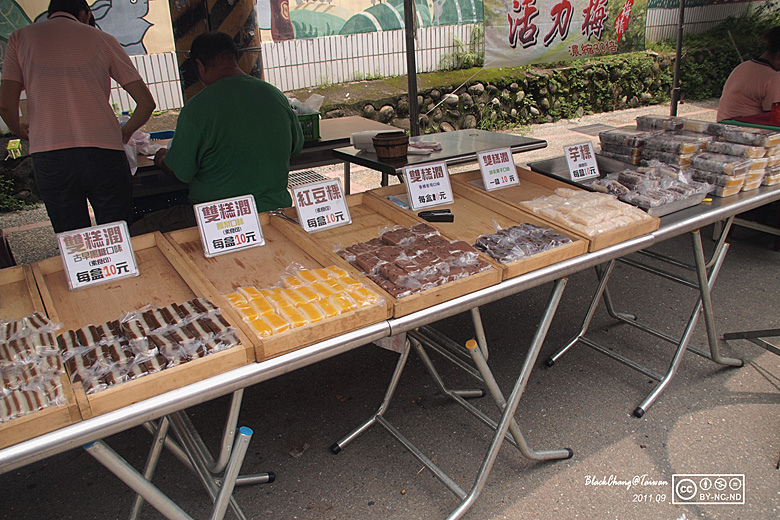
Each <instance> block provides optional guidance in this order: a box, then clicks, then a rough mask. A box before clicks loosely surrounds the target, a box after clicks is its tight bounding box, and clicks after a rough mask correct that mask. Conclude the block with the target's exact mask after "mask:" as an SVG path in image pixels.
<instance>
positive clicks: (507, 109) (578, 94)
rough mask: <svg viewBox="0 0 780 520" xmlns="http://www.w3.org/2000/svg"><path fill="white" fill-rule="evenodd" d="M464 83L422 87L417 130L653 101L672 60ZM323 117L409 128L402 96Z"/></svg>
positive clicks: (609, 63)
mask: <svg viewBox="0 0 780 520" xmlns="http://www.w3.org/2000/svg"><path fill="white" fill-rule="evenodd" d="M480 76H481V74H480V75H478V76H477V77H476V78H475V79H474V80H472V81H470V82H468V83H467V84H465V85H463V86H460V87H458V86H457V85H441V86H438V87H436V88H429V89H425V90H420V92H419V93H418V96H417V100H418V103H419V107H420V114H421V116H420V128H421V131H422V132H426V133H427V132H437V131H452V130H460V129H464V128H484V129H495V128H501V127H509V126H514V125H528V124H537V123H546V122H552V121H556V120H558V119H561V118H569V119H571V118H577V117H582V116H583V115H585V114H591V113H597V112H606V111H610V110H616V109H622V108H635V107H638V106H642V105H651V104H658V103H662V102H665V101H668V100H669V94H670V90H671V83H672V72H671V60H670V59H669V58H668V57H663V56H660V55H657V54H653V53H637V54H634V55H627V56H622V57H615V58H607V59H605V60H603V61H601V62H598V63H588V64H576V63H575V64H573V65H568V66H566V67H560V68H555V69H536V70H535V71H533V72H529V71H527V70H520V69H506V72H505V73H501V74H492V77H491V78H490V79H487V80H485V79H481V77H480ZM322 111H323V113H324V117H343V116H345V115H361V116H363V117H367V118H369V119H374V120H377V121H382V122H384V123H391V124H393V125H395V126H398V127H400V128H405V129H408V128H409V119H408V118H409V101H408V96H407V94H406V93H399V94H398V95H397V96H395V97H390V98H385V99H381V100H376V101H371V102H365V101H361V102H358V103H352V104H346V103H341V104H335V105H331V106H324V107H323V110H322Z"/></svg>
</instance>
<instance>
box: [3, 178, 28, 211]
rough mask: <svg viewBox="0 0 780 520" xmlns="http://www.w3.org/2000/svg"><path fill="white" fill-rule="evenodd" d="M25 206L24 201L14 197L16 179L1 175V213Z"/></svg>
mask: <svg viewBox="0 0 780 520" xmlns="http://www.w3.org/2000/svg"><path fill="white" fill-rule="evenodd" d="M22 208H24V202H22V201H21V200H18V199H16V198H14V181H12V180H11V179H6V178H5V177H3V176H2V175H0V213H2V212H6V211H16V210H19V209H22Z"/></svg>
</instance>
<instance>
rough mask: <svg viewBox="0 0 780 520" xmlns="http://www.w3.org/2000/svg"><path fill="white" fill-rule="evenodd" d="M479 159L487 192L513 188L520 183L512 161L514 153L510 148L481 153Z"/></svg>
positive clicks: (478, 155)
mask: <svg viewBox="0 0 780 520" xmlns="http://www.w3.org/2000/svg"><path fill="white" fill-rule="evenodd" d="M477 159H479V169H480V171H481V172H482V182H483V183H484V184H485V189H486V190H487V191H492V190H495V189H498V188H505V187H506V186H513V185H515V184H518V183H519V182H520V181H519V179H518V178H517V170H516V169H515V162H514V160H513V159H512V151H511V150H510V149H509V148H503V149H500V150H488V151H486V152H479V153H478V154H477Z"/></svg>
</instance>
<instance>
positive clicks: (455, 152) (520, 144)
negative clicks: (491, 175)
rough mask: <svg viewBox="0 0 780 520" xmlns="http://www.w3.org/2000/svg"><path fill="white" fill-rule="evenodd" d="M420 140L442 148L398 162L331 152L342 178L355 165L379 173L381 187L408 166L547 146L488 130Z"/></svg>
mask: <svg viewBox="0 0 780 520" xmlns="http://www.w3.org/2000/svg"><path fill="white" fill-rule="evenodd" d="M420 140H421V141H434V142H438V143H439V144H441V146H442V149H441V150H439V151H437V152H433V153H431V154H430V155H406V156H404V157H400V158H398V159H380V158H378V157H377V155H376V154H375V153H373V152H367V151H365V150H358V149H357V148H355V147H353V146H349V147H346V148H337V149H335V150H333V157H335V158H336V159H338V160H340V161H344V177H345V179H349V171H350V170H349V169H350V164H351V163H355V164H359V165H360V166H365V167H366V168H371V169H372V170H377V171H379V172H381V173H382V181H381V183H380V185H381V186H387V183H388V179H389V176H390V175H396V176H400V175H401V174H402V173H403V169H404V168H406V167H408V166H415V165H418V164H424V163H431V162H446V163H447V164H457V163H462V162H468V161H476V154H477V152H481V151H485V150H492V149H496V148H510V149H511V150H512V153H518V152H528V151H531V150H538V149H540V148H545V147H546V146H547V141H543V140H541V139H534V138H531V137H521V136H517V135H513V134H502V133H497V132H488V131H487V130H456V131H454V132H443V133H438V134H429V135H424V136H422V137H420ZM347 193H348V192H347Z"/></svg>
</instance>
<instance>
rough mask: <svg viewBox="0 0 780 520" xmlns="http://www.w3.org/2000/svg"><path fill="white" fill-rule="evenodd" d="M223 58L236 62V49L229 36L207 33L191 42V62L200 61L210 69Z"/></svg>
mask: <svg viewBox="0 0 780 520" xmlns="http://www.w3.org/2000/svg"><path fill="white" fill-rule="evenodd" d="M224 57H227V58H233V59H235V60H236V62H237V61H238V47H236V43H235V42H234V41H233V38H231V37H230V36H229V35H227V34H225V33H222V32H218V31H209V32H205V33H203V34H200V35H198V37H196V38H195V39H194V40H193V41H192V47H190V59H191V60H192V61H193V62H194V61H195V60H200V62H201V63H203V65H204V66H206V67H212V66H214V64H215V63H216V62H217V61H218V60H220V59H222V58H224Z"/></svg>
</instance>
